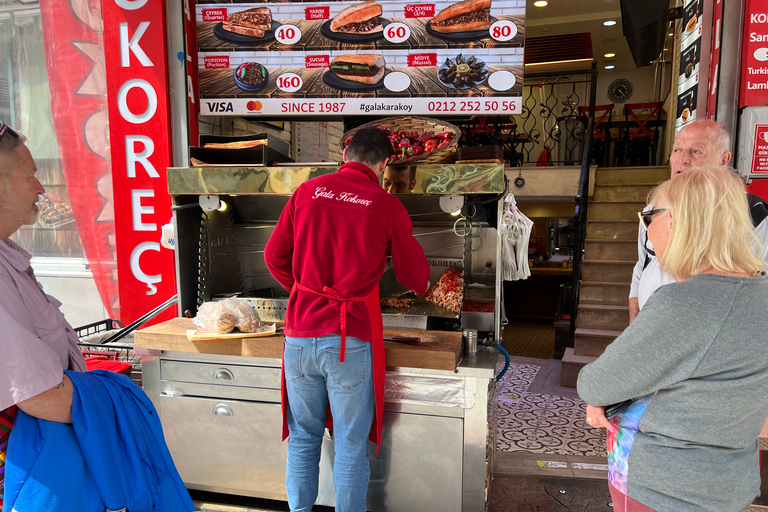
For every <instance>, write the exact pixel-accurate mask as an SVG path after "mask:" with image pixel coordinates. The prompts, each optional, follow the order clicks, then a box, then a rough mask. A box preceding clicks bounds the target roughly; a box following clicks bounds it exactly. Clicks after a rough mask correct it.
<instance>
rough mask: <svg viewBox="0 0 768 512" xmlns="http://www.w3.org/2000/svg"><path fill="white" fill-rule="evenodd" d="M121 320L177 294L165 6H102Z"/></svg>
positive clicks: (145, 1) (138, 0)
mask: <svg viewBox="0 0 768 512" xmlns="http://www.w3.org/2000/svg"><path fill="white" fill-rule="evenodd" d="M102 7H103V10H104V12H103V19H104V55H105V67H106V72H107V98H108V107H109V133H110V141H111V155H112V183H113V189H114V202H115V211H116V212H120V215H116V216H115V228H116V231H117V271H118V278H119V279H118V282H119V286H120V318H121V320H122V321H123V322H124V323H125V322H130V321H133V320H135V319H137V318H138V317H139V316H141V315H143V314H144V313H146V312H148V311H149V310H151V309H152V308H154V307H155V306H158V305H160V304H161V303H162V302H165V301H166V300H167V299H168V298H169V297H171V296H172V295H173V294H174V293H176V283H175V276H174V258H173V251H171V250H168V249H163V248H161V246H160V237H161V228H162V226H163V225H164V224H167V223H168V222H170V221H171V197H170V196H169V195H168V192H167V180H166V175H165V169H166V167H168V166H169V164H170V143H169V136H168V134H169V127H170V123H169V111H168V61H167V59H166V40H165V11H164V2H150V1H149V0H114V1H110V2H103V3H102ZM166 315H168V314H167V313H166Z"/></svg>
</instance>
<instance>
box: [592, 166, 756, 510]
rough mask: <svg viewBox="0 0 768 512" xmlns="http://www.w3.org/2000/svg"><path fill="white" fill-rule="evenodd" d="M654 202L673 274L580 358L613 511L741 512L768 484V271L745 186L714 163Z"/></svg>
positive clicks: (654, 220) (652, 220)
mask: <svg viewBox="0 0 768 512" xmlns="http://www.w3.org/2000/svg"><path fill="white" fill-rule="evenodd" d="M651 202H652V203H653V204H654V205H655V208H654V209H653V210H651V211H649V212H644V213H642V214H641V219H642V221H643V224H644V226H645V227H646V228H647V229H648V238H649V239H650V240H651V241H652V242H653V246H654V248H655V250H656V255H657V257H658V259H659V262H660V264H661V266H662V269H663V270H664V271H666V272H668V273H669V274H671V275H672V276H673V277H674V278H675V280H676V282H674V283H672V284H669V285H666V286H663V287H661V288H659V289H658V290H657V291H656V292H655V293H654V294H653V296H651V298H650V299H649V300H648V302H647V305H646V306H645V307H644V308H643V309H642V311H641V312H640V314H639V315H638V316H637V318H636V320H635V321H634V322H633V323H632V324H631V325H630V326H629V327H628V328H627V329H626V330H625V331H624V332H623V333H622V335H621V336H619V337H618V338H617V339H616V341H614V342H613V343H612V344H611V345H610V346H609V347H608V348H607V349H606V351H605V353H604V354H603V355H602V356H600V358H598V359H597V361H595V362H594V363H592V364H590V365H587V366H586V367H585V368H584V369H582V371H581V373H580V375H579V381H578V391H579V395H580V396H581V397H582V399H584V401H586V402H587V403H588V404H589V406H588V407H587V422H588V423H589V424H590V425H592V426H593V427H604V428H607V429H608V437H607V450H608V462H609V481H610V489H611V494H612V496H613V502H614V510H616V511H617V512H621V511H628V512H634V511H654V510H655V511H659V512H666V511H674V512H686V511H697V512H700V511H712V512H729V511H733V512H741V511H743V510H744V509H746V508H747V507H748V506H749V504H750V503H751V502H752V500H753V499H754V497H755V496H756V495H757V493H758V491H759V488H760V475H759V467H758V443H757V437H758V435H759V433H760V430H761V427H762V426H763V424H764V423H765V421H766V418H768V340H767V339H766V336H767V335H768V278H767V277H766V276H765V274H764V273H763V272H762V271H761V269H763V268H764V267H765V263H764V262H763V261H762V260H761V259H760V258H759V257H758V256H757V254H762V251H759V252H756V250H755V248H756V247H758V246H759V245H760V242H759V240H757V238H756V235H755V231H754V229H753V227H752V222H751V220H750V217H749V213H748V207H747V199H746V195H745V191H744V186H743V184H742V182H741V180H739V178H738V177H737V176H735V175H734V174H733V173H731V172H729V171H728V170H726V169H724V168H721V167H705V168H702V169H696V170H689V171H688V172H686V173H683V174H679V175H677V176H675V177H673V178H672V179H671V180H669V181H667V182H665V183H663V184H662V185H660V186H659V187H658V188H657V189H656V190H655V191H654V193H653V196H652V200H651ZM628 399H632V401H631V404H630V405H629V406H628V407H627V408H625V409H624V410H622V411H621V412H619V413H618V414H617V415H616V416H615V417H613V418H612V419H611V420H608V419H607V418H606V417H605V407H606V406H609V405H612V404H616V403H620V402H623V401H626V400H628ZM609 409H610V408H609Z"/></svg>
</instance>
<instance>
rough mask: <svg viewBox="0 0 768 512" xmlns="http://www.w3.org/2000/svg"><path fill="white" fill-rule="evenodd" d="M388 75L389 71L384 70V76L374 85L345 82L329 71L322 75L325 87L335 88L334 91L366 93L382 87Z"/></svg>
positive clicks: (352, 81)
mask: <svg viewBox="0 0 768 512" xmlns="http://www.w3.org/2000/svg"><path fill="white" fill-rule="evenodd" d="M390 73H391V71H390V70H388V69H385V70H384V76H383V77H381V80H379V81H378V82H376V83H375V84H361V83H360V82H355V81H354V80H346V79H344V78H341V77H340V76H339V75H337V74H336V73H334V72H333V71H331V70H330V69H329V70H328V71H326V72H325V74H323V82H325V83H326V84H327V85H330V86H331V87H335V88H336V89H341V90H343V91H349V92H368V91H375V90H376V89H380V88H382V87H384V77H386V76H387V75H388V74H390Z"/></svg>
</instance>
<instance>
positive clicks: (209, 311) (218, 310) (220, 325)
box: [194, 301, 236, 334]
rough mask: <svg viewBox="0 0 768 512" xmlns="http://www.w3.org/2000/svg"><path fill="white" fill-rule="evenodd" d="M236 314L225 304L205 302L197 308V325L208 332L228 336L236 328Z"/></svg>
mask: <svg viewBox="0 0 768 512" xmlns="http://www.w3.org/2000/svg"><path fill="white" fill-rule="evenodd" d="M235 321H236V316H235V313H234V312H233V311H232V310H231V309H230V308H229V307H227V305H226V304H224V302H223V301H222V302H204V303H203V304H202V305H201V306H200V307H199V308H197V315H196V316H195V320H194V322H195V325H196V326H198V327H200V328H201V329H205V330H206V331H208V332H215V333H217V334H226V333H228V332H232V330H233V329H234V328H235Z"/></svg>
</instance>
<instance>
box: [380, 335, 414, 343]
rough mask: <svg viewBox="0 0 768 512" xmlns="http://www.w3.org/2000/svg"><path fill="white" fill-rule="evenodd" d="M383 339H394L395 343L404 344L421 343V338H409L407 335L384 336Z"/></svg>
mask: <svg viewBox="0 0 768 512" xmlns="http://www.w3.org/2000/svg"><path fill="white" fill-rule="evenodd" d="M384 341H394V342H396V343H405V344H406V345H421V338H411V337H408V336H385V337H384Z"/></svg>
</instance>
